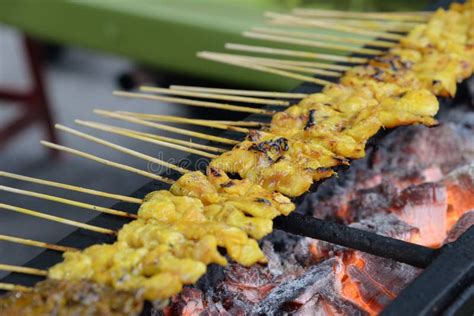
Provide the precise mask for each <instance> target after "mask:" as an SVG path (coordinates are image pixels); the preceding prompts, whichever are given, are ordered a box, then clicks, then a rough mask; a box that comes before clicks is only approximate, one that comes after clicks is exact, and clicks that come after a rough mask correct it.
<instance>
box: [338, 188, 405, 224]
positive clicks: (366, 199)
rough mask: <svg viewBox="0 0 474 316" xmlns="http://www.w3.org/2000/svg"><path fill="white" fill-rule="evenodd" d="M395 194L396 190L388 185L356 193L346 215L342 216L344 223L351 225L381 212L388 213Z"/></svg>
mask: <svg viewBox="0 0 474 316" xmlns="http://www.w3.org/2000/svg"><path fill="white" fill-rule="evenodd" d="M396 194H397V189H396V188H395V187H394V186H393V185H391V184H389V183H386V184H381V185H378V186H376V187H374V188H371V189H365V190H360V191H358V192H357V193H356V194H355V197H354V199H353V200H351V201H350V202H349V207H348V210H347V214H346V215H345V216H344V220H345V222H347V223H352V222H354V221H355V220H360V219H363V218H367V217H369V216H371V215H373V214H377V213H381V212H382V213H388V211H389V208H390V204H391V202H392V199H393V198H394V197H395V196H396Z"/></svg>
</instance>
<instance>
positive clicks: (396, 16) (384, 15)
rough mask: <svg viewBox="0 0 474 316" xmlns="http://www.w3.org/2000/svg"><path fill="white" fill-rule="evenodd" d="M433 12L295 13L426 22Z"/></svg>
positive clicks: (324, 11)
mask: <svg viewBox="0 0 474 316" xmlns="http://www.w3.org/2000/svg"><path fill="white" fill-rule="evenodd" d="M431 13H432V12H419V13H418V12H406V13H404V12H353V11H339V10H317V9H302V8H296V9H294V10H293V14H296V15H300V16H306V17H315V18H316V17H322V18H328V17H329V18H353V19H363V20H391V21H419V22H425V21H426V20H427V19H428V18H429V14H431Z"/></svg>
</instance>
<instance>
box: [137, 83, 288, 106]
mask: <svg viewBox="0 0 474 316" xmlns="http://www.w3.org/2000/svg"><path fill="white" fill-rule="evenodd" d="M140 90H141V91H144V92H155V93H163V94H172V95H179V96H187V97H196V98H206V99H216V100H224V101H236V102H244V103H252V104H264V105H280V106H288V105H290V103H289V102H288V101H281V100H268V99H261V98H249V97H240V96H233V95H226V94H216V93H201V92H194V91H181V90H172V89H166V88H158V87H147V86H142V87H140Z"/></svg>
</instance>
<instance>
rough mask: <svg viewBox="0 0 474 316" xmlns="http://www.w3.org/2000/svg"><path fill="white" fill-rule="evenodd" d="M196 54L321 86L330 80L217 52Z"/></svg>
mask: <svg viewBox="0 0 474 316" xmlns="http://www.w3.org/2000/svg"><path fill="white" fill-rule="evenodd" d="M197 56H198V57H200V58H204V59H209V60H213V61H218V62H221V63H225V64H229V65H234V66H239V67H244V68H248V69H252V70H258V71H261V72H266V73H270V74H274V75H279V76H282V77H287V78H292V79H296V80H302V81H305V82H312V83H315V84H317V85H321V86H325V85H328V84H331V82H330V81H327V80H323V79H318V78H313V77H309V76H304V75H300V74H297V73H293V72H289V71H285V70H279V69H275V68H272V67H267V66H260V65H256V64H254V63H251V62H250V63H249V62H245V61H242V60H239V59H233V58H229V57H225V56H220V55H219V54H216V53H212V52H198V53H197Z"/></svg>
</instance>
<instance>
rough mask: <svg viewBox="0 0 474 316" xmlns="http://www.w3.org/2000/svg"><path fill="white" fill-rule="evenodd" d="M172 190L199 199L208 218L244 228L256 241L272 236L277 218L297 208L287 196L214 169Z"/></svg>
mask: <svg viewBox="0 0 474 316" xmlns="http://www.w3.org/2000/svg"><path fill="white" fill-rule="evenodd" d="M170 191H171V192H172V193H174V194H176V195H184V196H192V197H196V198H199V199H200V200H201V201H202V202H203V203H204V205H205V207H204V215H205V216H206V217H207V218H208V219H210V220H212V221H217V222H223V223H226V224H228V225H230V226H235V227H238V228H241V229H242V230H244V231H245V232H246V233H248V234H249V235H250V236H251V237H253V238H255V239H260V238H263V237H264V236H266V235H267V234H269V233H271V231H272V229H273V221H272V219H273V218H275V217H276V216H278V215H288V214H289V213H290V212H291V211H293V210H294V209H295V206H294V204H293V203H291V201H290V199H289V198H287V197H286V196H284V195H282V194H280V193H277V192H270V191H267V190H265V189H264V188H262V187H261V186H259V185H257V184H255V183H252V182H251V181H249V180H248V179H246V180H232V179H230V178H229V177H228V176H227V175H226V174H225V173H224V172H221V171H218V170H216V169H213V168H208V172H207V176H206V175H204V174H203V173H201V172H199V171H196V172H189V173H187V174H185V175H183V176H182V177H181V178H180V179H178V181H177V182H176V183H175V184H174V185H173V186H171V189H170Z"/></svg>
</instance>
